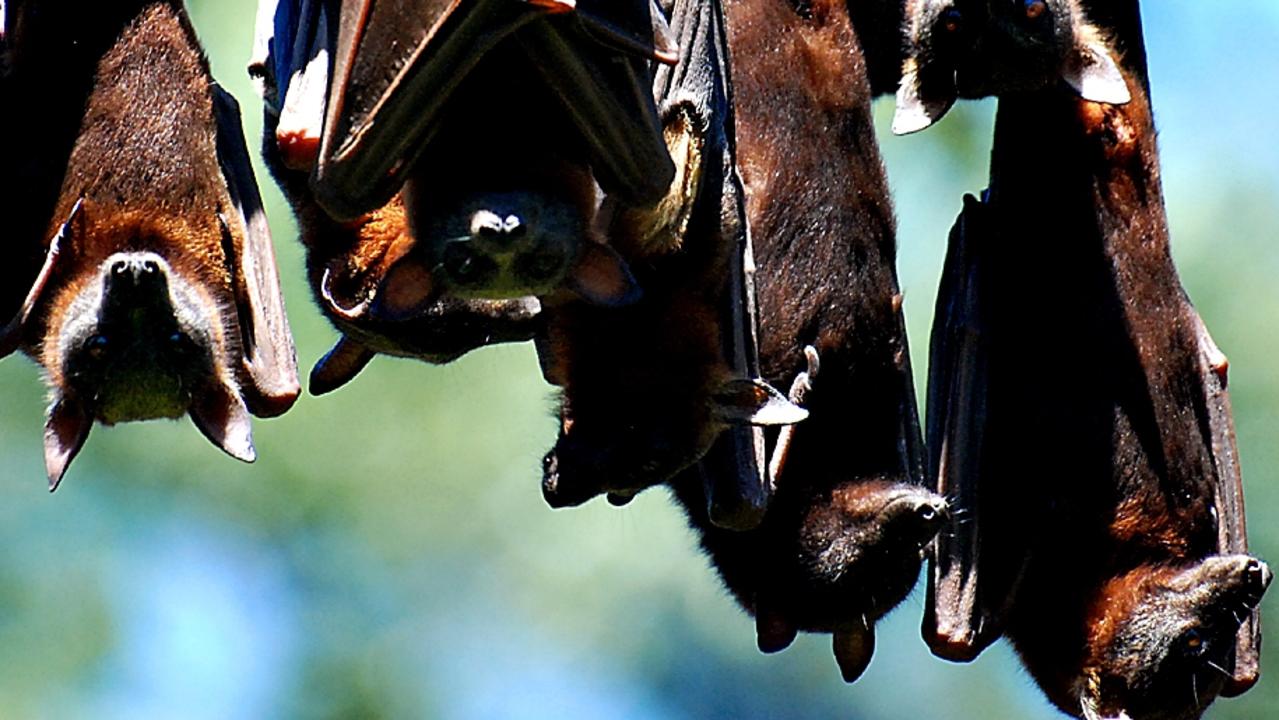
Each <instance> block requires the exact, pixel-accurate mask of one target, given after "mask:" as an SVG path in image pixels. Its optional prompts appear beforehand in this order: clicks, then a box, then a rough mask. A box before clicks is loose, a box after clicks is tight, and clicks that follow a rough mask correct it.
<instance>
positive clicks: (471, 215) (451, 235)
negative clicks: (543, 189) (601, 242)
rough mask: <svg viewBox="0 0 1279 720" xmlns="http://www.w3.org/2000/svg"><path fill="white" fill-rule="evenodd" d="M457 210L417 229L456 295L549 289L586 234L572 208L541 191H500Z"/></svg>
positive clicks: (507, 294) (442, 279)
mask: <svg viewBox="0 0 1279 720" xmlns="http://www.w3.org/2000/svg"><path fill="white" fill-rule="evenodd" d="M456 210H457V212H456V213H455V214H453V215H451V216H450V217H447V218H442V219H440V220H439V221H437V222H436V223H434V224H433V226H432V227H431V228H430V229H428V230H425V231H421V230H419V232H417V233H415V234H416V235H417V237H418V238H419V241H420V242H425V243H426V245H427V257H428V258H429V262H430V265H431V267H432V268H435V269H436V272H435V277H436V279H437V280H438V281H440V282H442V283H443V284H444V285H446V286H447V287H448V288H449V290H450V292H452V293H453V294H455V295H457V296H458V297H464V298H465V297H479V298H515V297H522V296H525V295H546V294H549V293H551V292H553V291H554V290H555V289H556V288H558V287H559V285H560V283H562V282H563V281H564V279H565V277H566V276H567V275H568V270H569V266H570V264H571V261H572V259H573V256H574V255H576V251H577V248H578V246H579V244H580V239H581V237H582V235H583V229H582V218H580V217H578V216H577V214H576V213H575V212H573V210H572V208H570V207H567V206H566V205H564V204H562V203H556V202H554V201H553V200H551V199H550V198H547V197H545V196H541V195H540V194H538V193H496V194H493V195H490V196H482V197H477V198H474V199H472V200H470V201H467V202H463V203H461V204H459V205H458V206H457V207H456Z"/></svg>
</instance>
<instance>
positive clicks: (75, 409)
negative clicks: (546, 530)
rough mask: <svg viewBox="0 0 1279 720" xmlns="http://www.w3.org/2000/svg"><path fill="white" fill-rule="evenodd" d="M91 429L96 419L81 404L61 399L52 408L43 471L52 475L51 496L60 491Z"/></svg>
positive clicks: (45, 437)
mask: <svg viewBox="0 0 1279 720" xmlns="http://www.w3.org/2000/svg"><path fill="white" fill-rule="evenodd" d="M92 428H93V418H92V417H91V416H90V415H89V412H88V410H86V409H85V407H84V405H83V404H82V403H80V401H79V400H76V399H75V398H73V397H70V396H67V395H62V396H60V397H58V399H56V400H55V401H54V402H53V405H52V406H50V408H49V419H48V420H46V421H45V424H44V467H45V471H46V472H47V473H48V474H49V492H53V491H54V490H57V489H58V484H59V483H61V482H62V476H63V475H65V474H66V472H67V467H68V466H69V465H70V464H71V461H72V460H73V459H75V456H76V454H77V453H79V452H80V448H82V447H84V441H85V440H87V439H88V437H89V430H91V429H92Z"/></svg>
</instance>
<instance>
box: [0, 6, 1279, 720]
mask: <svg viewBox="0 0 1279 720" xmlns="http://www.w3.org/2000/svg"><path fill="white" fill-rule="evenodd" d="M189 5H190V9H191V14H192V17H193V19H194V22H195V24H196V26H197V28H198V30H199V32H200V34H201V36H202V38H203V40H204V42H205V44H206V46H207V49H208V52H209V54H210V57H211V60H212V63H213V68H214V72H215V74H216V75H217V77H218V78H219V80H220V81H221V82H222V83H224V84H225V85H226V86H227V87H228V88H229V89H230V90H231V91H232V92H233V93H234V94H235V95H236V96H237V97H238V98H240V100H241V103H242V105H243V106H244V108H245V115H246V122H247V125H248V127H247V132H248V134H249V137H250V138H256V137H257V136H258V134H259V132H260V122H259V119H258V114H259V113H258V112H257V111H256V108H257V101H256V97H255V96H254V95H253V92H252V89H251V87H250V85H249V82H248V78H247V76H246V75H245V73H244V65H245V63H246V61H247V58H248V53H249V48H250V45H251V40H252V38H251V31H250V28H251V25H252V21H253V14H254V7H253V6H254V3H253V2H252V0H233V1H231V0H220V1H216V2H215V1H214V0H202V1H200V2H191V3H189ZM1173 5H1174V4H1169V3H1161V4H1148V7H1147V15H1148V18H1147V35H1148V42H1149V44H1150V55H1151V64H1152V74H1153V80H1154V96H1155V98H1154V99H1155V105H1156V111H1157V113H1158V119H1159V121H1160V126H1161V129H1162V134H1161V138H1162V146H1163V150H1164V163H1165V182H1166V190H1167V198H1168V203H1169V210H1170V217H1171V222H1172V230H1173V236H1174V245H1175V253H1176V256H1177V258H1178V261H1179V263H1180V266H1181V268H1182V272H1183V274H1184V280H1185V283H1186V286H1187V289H1188V290H1189V292H1190V295H1191V297H1192V298H1193V299H1194V300H1195V301H1196V303H1197V304H1198V306H1199V308H1200V309H1201V311H1202V313H1203V315H1204V317H1205V319H1206V320H1207V322H1208V325H1209V326H1210V327H1211V328H1212V331H1213V333H1214V335H1215V337H1216V339H1217V341H1218V344H1219V345H1220V346H1221V347H1222V348H1223V349H1224V350H1225V351H1226V352H1227V353H1229V354H1230V357H1231V361H1232V377H1231V381H1232V385H1231V388H1232V392H1233V399H1234V404H1235V411H1236V420H1237V425H1238V431H1239V441H1240V446H1241V453H1242V457H1243V463H1244V472H1245V477H1246V479H1247V493H1248V502H1249V508H1250V516H1251V519H1252V533H1253V542H1254V546H1255V550H1256V552H1257V553H1258V554H1259V555H1261V556H1262V557H1269V558H1271V559H1272V560H1273V559H1275V558H1279V528H1277V527H1276V523H1275V518H1279V489H1277V485H1279V478H1277V477H1276V475H1279V470H1277V468H1279V448H1277V446H1276V444H1275V443H1274V442H1273V438H1274V437H1275V435H1276V433H1277V432H1279V372H1277V371H1279V333H1276V332H1275V319H1276V318H1277V317H1279V283H1277V282H1275V278H1276V277H1279V253H1276V251H1275V250H1274V247H1273V246H1274V244H1275V240H1276V238H1275V237H1274V234H1275V233H1274V229H1275V228H1276V227H1279V143H1276V137H1277V134H1276V132H1275V130H1276V120H1275V118H1276V117H1279V113H1276V110H1279V107H1277V104H1279V99H1277V98H1276V95H1275V93H1274V92H1273V90H1274V88H1275V87H1276V84H1275V80H1276V78H1277V77H1279V72H1276V71H1277V70H1279V62H1277V60H1276V51H1275V50H1274V44H1273V42H1267V41H1265V38H1267V37H1269V38H1271V39H1273V37H1274V36H1275V35H1276V30H1279V9H1276V7H1275V6H1274V5H1273V4H1265V3H1262V2H1260V0H1258V1H1256V2H1253V3H1244V5H1250V7H1248V8H1234V9H1232V10H1231V11H1229V12H1222V11H1220V9H1219V8H1217V7H1216V6H1215V4H1212V3H1184V4H1183V3H1177V4H1175V6H1173ZM1240 68H1245V69H1246V70H1247V71H1246V72H1239V70H1240ZM993 107H994V105H993V103H990V102H986V103H980V104H969V105H965V106H963V107H961V108H960V109H959V110H958V111H957V112H954V113H952V114H951V115H950V116H948V117H947V119H946V121H945V122H943V123H941V125H940V126H938V127H937V128H936V129H934V130H932V131H930V132H928V133H925V134H923V135H921V136H917V137H910V138H891V137H889V136H888V134H887V132H886V127H887V119H888V116H889V115H891V101H883V103H882V104H881V105H880V106H878V107H877V116H878V119H879V120H880V121H881V123H880V126H881V128H882V129H883V132H881V139H882V141H883V146H884V153H885V157H886V162H887V165H888V169H889V174H890V178H891V180H892V183H893V187H894V192H895V196H896V202H897V206H898V214H899V216H900V223H899V226H900V245H901V257H900V274H901V279H902V285H903V287H904V289H905V293H906V310H907V316H908V319H909V331H910V337H911V340H912V345H913V346H914V348H915V350H916V352H915V368H916V371H917V373H918V381H919V382H921V383H922V381H923V378H924V377H925V374H924V373H925V370H926V357H925V353H924V352H923V351H922V350H923V349H924V348H926V347H927V342H926V339H927V331H928V327H929V322H930V319H931V314H932V313H931V310H932V302H933V297H934V292H935V290H934V288H935V284H936V280H937V277H938V274H939V272H940V266H941V257H942V252H943V249H944V243H945V238H946V233H947V230H948V228H949V227H950V223H951V221H952V220H953V217H954V215H955V213H956V212H957V211H958V208H959V206H960V196H961V194H962V193H963V192H973V191H977V190H980V189H981V187H982V186H983V183H984V178H985V166H986V157H987V153H988V148H989V137H990V129H991V118H992V114H993ZM1051 141H1052V139H1051V138H1045V142H1051ZM251 144H253V143H252V141H251ZM259 178H260V180H261V181H262V183H263V190H264V193H265V195H266V196H267V199H268V211H269V213H270V215H271V218H272V225H273V229H274V231H275V238H276V244H277V249H278V253H279V261H280V265H281V269H282V273H283V275H284V277H285V282H286V287H285V293H286V297H287V301H288V304H289V309H290V318H291V321H292V324H293V329H294V331H295V333H296V336H297V346H298V355H299V360H300V362H301V363H302V364H303V366H304V368H305V367H309V366H310V364H312V363H313V362H314V361H315V360H316V359H317V358H318V357H319V356H320V355H321V354H322V353H323V352H324V351H325V350H326V348H327V346H328V345H329V344H330V343H332V342H333V340H334V339H335V335H334V332H333V331H332V330H331V329H330V328H329V327H328V325H327V324H326V323H325V322H324V321H323V319H322V318H321V317H320V316H319V314H318V313H317V311H316V310H315V309H314V307H313V306H312V305H311V303H310V298H309V293H308V292H307V290H306V288H305V287H304V280H303V276H302V261H301V253H300V251H299V248H298V244H297V242H296V228H295V226H294V225H293V222H292V219H291V218H290V216H289V213H288V211H287V208H286V207H285V205H284V204H283V202H282V200H281V198H280V195H279V193H278V192H277V191H276V189H275V188H274V187H273V186H272V184H271V182H270V180H269V178H268V177H267V175H266V173H265V172H264V171H261V170H259ZM552 395H553V393H552V390H551V388H549V387H548V386H547V385H545V384H544V383H543V382H542V381H541V379H540V376H539V373H538V371H537V365H536V362H535V358H534V354H533V351H532V349H531V347H528V346H511V347H497V348H489V349H485V350H481V351H478V352H476V353H473V354H472V355H469V356H467V357H465V358H463V359H462V360H460V361H458V362H457V363H454V364H452V365H450V366H446V367H430V366H426V365H422V364H418V363H411V362H406V361H397V360H391V359H386V358H380V359H378V360H377V361H375V362H374V363H373V364H372V366H371V367H370V368H369V369H368V370H366V371H365V372H364V374H362V375H361V376H360V377H359V379H357V380H356V381H355V382H354V383H353V384H352V385H350V386H349V387H348V388H346V389H344V390H342V391H341V392H338V393H336V394H334V395H333V396H330V397H325V398H323V399H315V398H311V397H305V398H303V399H302V400H301V401H300V402H299V404H298V406H297V407H296V409H295V410H294V411H293V412H291V413H290V414H288V415H286V416H285V417H283V418H281V419H277V420H271V421H265V422H264V421H258V422H256V423H255V437H256V441H257V447H258V450H259V456H260V459H259V461H258V462H257V463H256V464H255V465H253V466H245V465H241V464H238V463H236V462H234V461H232V460H230V459H228V458H226V457H225V456H223V455H222V454H221V453H220V452H218V451H217V450H216V449H214V448H213V447H212V446H211V445H209V444H208V443H207V442H206V441H205V440H204V439H203V438H202V437H201V436H200V435H199V433H197V432H196V431H195V429H194V428H193V427H192V426H191V425H190V424H189V423H188V422H186V421H182V422H177V423H166V422H157V423H148V424H141V425H137V424H135V425H126V426H122V427H117V428H101V427H99V428H97V429H96V430H95V431H94V433H93V436H92V438H91V440H90V441H89V443H88V445H87V446H86V449H85V451H84V452H83V454H82V455H81V457H80V458H79V459H78V460H77V461H76V463H75V464H74V466H73V467H72V469H71V471H70V473H69V475H68V477H67V481H66V482H65V483H64V485H63V488H62V489H61V490H60V491H59V492H58V493H57V494H56V495H55V496H52V497H50V496H49V495H48V494H47V493H46V492H45V489H44V475H43V469H42V456H41V452H40V443H41V422H42V411H43V402H44V400H43V397H42V388H41V383H40V378H39V375H38V373H37V371H36V368H35V366H34V365H33V364H32V363H30V362H27V361H25V360H20V359H16V358H15V359H10V360H8V361H6V362H4V363H0V399H2V400H0V402H2V404H0V453H3V457H4V458H5V463H4V465H3V467H2V468H0V496H2V497H3V498H4V499H5V502H4V503H2V504H0V667H3V668H4V669H5V672H3V673H0V708H3V710H2V711H0V714H3V716H4V717H11V718H20V717H32V718H36V717H94V718H112V717H128V718H138V717H184V718H204V717H207V718H229V717H235V718H254V717H307V718H311V717H314V718H356V717H358V718H405V717H441V718H492V717H512V718H552V717H554V718H563V717H610V718H742V717H769V718H802V717H856V718H868V719H869V718H938V719H956V720H958V719H963V718H974V719H975V718H1012V717H1016V718H1051V717H1056V713H1055V712H1054V711H1052V710H1051V709H1050V708H1048V707H1047V705H1046V704H1045V703H1044V701H1043V700H1042V699H1041V698H1040V696H1039V694H1038V691H1037V690H1036V689H1035V688H1034V686H1033V684H1032V683H1031V682H1030V680H1029V679H1028V677H1027V676H1026V675H1025V673H1024V672H1023V671H1021V670H1020V669H1019V667H1018V666H1017V664H1016V661H1015V658H1014V657H1013V656H1012V653H1011V652H1010V651H1009V650H1008V649H1007V647H1006V646H1004V645H1002V644H1001V645H999V646H997V647H995V648H992V650H990V651H988V652H987V653H986V654H985V655H983V657H982V658H981V659H979V660H978V661H977V662H975V663H973V664H972V665H968V666H957V665H951V664H947V663H944V662H942V661H940V660H936V659H934V658H932V657H931V656H930V655H929V654H928V652H927V650H926V648H925V647H924V646H923V643H922V642H921V641H920V639H919V636H918V622H919V618H920V614H921V600H920V595H921V594H922V593H919V592H917V593H916V594H915V595H914V596H912V597H911V598H910V599H908V600H907V602H906V603H904V605H903V607H901V608H900V609H899V610H898V611H897V612H896V613H895V614H894V615H893V616H892V617H891V618H890V620H889V621H887V622H886V623H885V624H884V625H883V626H881V627H882V630H881V636H880V642H879V650H878V652H877V655H876V657H875V660H874V662H873V663H872V665H871V667H870V670H869V671H868V672H867V673H866V675H865V676H864V678H863V679H862V680H861V681H860V682H858V683H857V684H856V685H853V686H845V685H844V684H843V683H842V682H841V681H840V680H839V673H838V671H837V670H836V667H835V664H834V662H833V660H832V658H831V656H830V651H829V647H828V645H827V642H828V641H827V639H826V638H824V637H806V638H801V640H800V641H799V642H798V643H797V644H796V645H795V646H794V647H793V648H791V649H790V650H787V651H786V652H785V653H782V654H781V655H778V656H772V657H765V656H762V655H760V654H759V653H758V652H757V651H756V650H755V647H754V634H753V624H752V623H751V622H750V621H749V620H748V619H747V618H746V617H745V615H743V614H742V613H741V612H740V611H739V610H738V609H737V607H736V605H735V604H734V603H733V602H732V601H731V600H730V599H729V598H728V597H727V595H726V594H725V592H724V591H723V590H722V589H721V587H720V586H719V584H718V580H717V579H716V578H715V577H714V575H713V574H712V573H711V572H710V571H709V570H708V568H707V563H706V562H705V560H704V559H703V558H702V557H701V556H700V555H699V553H698V552H697V550H696V548H695V542H694V539H693V537H692V536H691V534H690V533H689V532H688V531H687V529H686V528H685V526H684V522H683V519H682V518H681V517H680V516H679V513H678V512H677V511H676V510H675V509H674V508H673V506H672V505H671V503H670V502H669V501H668V499H667V498H666V497H665V495H664V493H663V492H661V491H653V492H649V493H647V494H645V495H643V496H642V497H640V498H639V499H638V500H637V501H636V502H635V503H633V504H632V505H630V506H628V507H626V508H623V509H616V508H612V507H609V506H607V505H605V504H603V503H601V502H596V503H592V504H590V505H588V506H586V507H584V508H580V509H577V510H572V511H562V512H552V511H551V510H549V509H547V508H546V506H545V504H544V503H543V502H542V499H541V496H540V491H539V484H538V480H539V477H540V472H539V459H540V457H541V453H542V452H543V451H544V450H545V449H546V448H547V447H549V445H550V444H551V443H552V441H553V439H554V435H555V421H554V420H553V417H552V414H551V411H552V408H553V402H552ZM921 397H922V396H921ZM1266 606H1267V611H1268V612H1269V613H1270V617H1271V619H1272V621H1271V626H1272V627H1273V624H1274V622H1275V618H1279V592H1272V593H1270V595H1269V597H1268V598H1267V602H1266ZM1277 654H1279V644H1276V643H1273V642H1272V643H1270V644H1269V645H1268V646H1267V652H1266V665H1267V666H1268V667H1269V669H1270V673H1271V675H1273V674H1274V673H1275V672H1279V656H1277ZM1275 707H1279V681H1275V680H1274V679H1273V677H1269V676H1268V677H1266V678H1265V679H1263V681H1262V683H1261V684H1260V685H1259V686H1258V687H1257V688H1256V689H1255V690H1253V691H1252V692H1251V693H1250V694H1248V695H1247V696H1245V697H1243V698H1241V699H1238V700H1230V701H1226V700H1223V701H1220V702H1218V703H1217V705H1216V706H1214V708H1213V709H1212V710H1211V711H1210V712H1209V717H1212V718H1259V717H1267V716H1269V712H1273V708H1275ZM1268 711H1269V712H1268Z"/></svg>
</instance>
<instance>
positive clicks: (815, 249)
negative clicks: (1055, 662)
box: [674, 0, 948, 682]
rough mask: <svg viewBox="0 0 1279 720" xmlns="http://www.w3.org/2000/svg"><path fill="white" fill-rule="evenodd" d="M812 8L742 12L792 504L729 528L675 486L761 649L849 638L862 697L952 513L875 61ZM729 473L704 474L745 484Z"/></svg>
mask: <svg viewBox="0 0 1279 720" xmlns="http://www.w3.org/2000/svg"><path fill="white" fill-rule="evenodd" d="M808 8H809V11H808V13H800V12H798V11H797V10H796V8H795V7H794V6H793V5H792V4H791V3H788V2H785V1H784V0H731V1H730V2H728V3H726V6H725V9H726V15H727V18H728V28H729V36H728V37H729V42H730V46H731V47H732V50H733V64H732V75H733V81H734V98H735V105H734V107H735V113H736V119H737V123H736V127H737V135H736V139H737V144H736V147H737V157H738V160H739V163H740V167H741V174H742V179H743V181H744V183H745V188H746V207H747V217H748V220H749V223H750V228H751V235H752V238H753V244H754V248H755V262H756V265H757V270H756V274H755V282H756V287H757V292H758V302H759V321H760V327H759V354H760V363H761V367H762V368H763V376H764V378H765V380H767V381H769V382H772V383H774V384H779V385H781V384H783V383H787V382H790V384H791V388H792V389H791V393H790V398H791V399H792V400H793V401H795V402H797V403H798V404H802V405H803V406H804V407H805V408H806V409H807V410H808V413H809V415H808V418H807V419H806V420H804V421H803V422H802V423H799V424H797V425H794V426H790V427H787V428H784V429H782V431H781V432H780V433H778V434H777V436H776V437H775V438H774V439H773V440H774V441H773V443H772V444H771V447H770V460H771V462H770V471H769V474H770V481H771V482H772V483H773V485H774V494H773V497H772V500H771V503H770V504H769V505H768V509H767V512H766V514H765V515H764V518H763V522H762V523H761V524H760V525H759V527H758V528H756V529H753V530H748V531H744V532H742V531H734V530H730V529H725V528H722V527H718V526H717V524H716V523H714V522H712V510H713V507H708V504H707V501H708V498H707V497H706V495H705V492H704V487H705V486H706V483H705V482H703V480H702V478H701V477H699V473H696V472H690V473H686V474H685V475H684V476H682V477H681V478H680V479H679V480H677V481H676V482H675V483H674V487H675V490H676V494H677V497H678V498H679V500H680V501H681V504H682V505H683V506H684V507H685V509H686V510H687V512H688V516H689V520H690V523H691V524H692V525H693V527H694V528H696V529H697V530H698V532H699V534H700V536H701V541H702V546H703V548H705V550H706V551H707V553H708V554H709V555H710V558H711V560H712V561H713V562H714V564H715V566H716V568H717V569H718V570H719V573H720V576H721V577H722V579H723V580H724V583H725V585H726V586H727V587H728V588H729V590H730V591H731V592H732V593H733V595H734V596H735V597H736V598H737V600H738V601H739V602H740V603H741V604H742V606H743V607H744V608H745V609H746V610H747V611H748V612H750V613H752V614H753V615H754V616H755V620H756V632H757V637H758V643H759V647H760V649H761V650H763V651H764V652H776V651H779V650H782V649H784V648H785V647H787V646H788V645H789V644H790V643H791V641H792V640H793V639H794V638H795V636H796V634H797V632H799V631H801V630H803V631H807V632H824V633H831V634H832V636H833V648H834V654H835V658H836V660H837V662H838V664H839V667H840V670H841V673H842V675H843V676H844V678H845V679H846V680H847V681H849V682H852V681H853V680H855V679H857V677H859V676H860V675H861V674H862V672H863V671H864V670H865V668H866V667H867V665H868V663H869V662H870V659H871V655H872V652H873V649H874V625H875V621H876V620H878V619H879V618H880V617H882V616H883V615H885V614H886V613H888V612H889V611H890V610H892V608H893V607H895V606H896V605H897V604H898V603H900V602H901V600H902V599H903V598H904V597H905V596H906V595H907V594H908V593H909V592H910V590H911V588H913V587H914V585H915V583H916V581H917V580H918V578H919V570H920V566H921V563H922V561H923V557H924V552H925V548H926V547H927V546H928V545H929V543H930V542H931V541H932V539H933V536H934V534H935V533H936V532H937V530H938V529H939V528H940V527H941V525H942V523H943V521H944V520H945V519H946V517H947V513H948V510H947V505H946V502H945V500H944V499H943V498H942V497H940V496H938V495H936V494H934V493H933V492H931V491H930V490H928V489H927V488H926V487H924V485H923V482H924V478H923V462H924V459H923V452H922V440H921V438H920V430H919V421H918V416H917V411H916V410H915V398H914V389H913V385H912V381H911V371H910V363H909V354H908V348H907V345H906V335H905V328H904V324H903V320H902V315H901V296H900V293H899V290H898V286H897V279H896V277H895V272H894V262H895V255H896V248H895V246H894V241H895V232H894V220H893V217H892V206H891V202H890V200H889V194H888V186H887V180H886V178H885V176H884V171H883V165H882V162H881V159H880V156H879V153H878V149H877V145H876V143H875V138H874V126H873V123H872V117H871V107H870V100H871V97H872V90H871V87H870V84H869V81H868V75H867V71H866V67H865V64H864V60H863V56H862V54H861V51H860V49H859V46H858V43H857V38H856V35H855V34H854V32H853V28H852V26H851V23H850V18H849V10H848V9H847V6H846V5H845V3H844V2H842V1H840V0H830V1H820V2H813V3H811V4H810V5H809V6H808ZM795 67H820V68H821V69H822V71H821V73H820V74H818V75H808V74H803V73H795V72H792V68H795ZM792 379H793V380H794V382H791V380H792ZM711 457H712V456H708V458H707V459H706V460H703V462H702V467H701V472H702V473H716V472H719V473H723V472H726V471H729V470H731V464H730V463H720V464H718V465H712V464H711V463H710V458H711ZM730 475H731V473H730Z"/></svg>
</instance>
